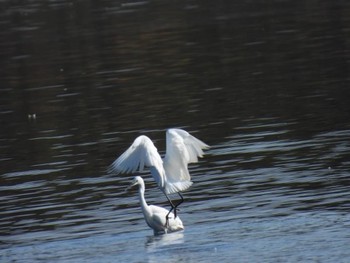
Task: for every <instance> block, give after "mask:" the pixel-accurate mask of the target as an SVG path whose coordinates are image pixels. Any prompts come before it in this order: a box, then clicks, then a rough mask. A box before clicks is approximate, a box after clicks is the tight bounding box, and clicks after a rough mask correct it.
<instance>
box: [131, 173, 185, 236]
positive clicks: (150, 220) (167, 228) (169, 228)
mask: <svg viewBox="0 0 350 263" xmlns="http://www.w3.org/2000/svg"><path fill="white" fill-rule="evenodd" d="M135 185H138V186H139V198H140V205H141V208H142V213H143V216H144V218H145V220H146V223H147V225H148V226H149V227H150V228H152V229H153V232H154V234H155V235H159V234H163V233H168V232H175V231H179V230H183V229H184V226H183V224H182V221H181V219H180V218H179V217H176V218H175V216H174V214H173V213H170V215H169V217H168V219H166V216H167V214H168V213H169V211H168V210H166V209H165V208H163V207H160V206H156V205H148V204H147V202H146V199H145V195H144V194H145V183H144V182H143V179H142V178H141V176H136V177H135V178H134V180H133V181H132V184H131V185H130V186H129V187H128V189H129V188H131V187H133V186H135Z"/></svg>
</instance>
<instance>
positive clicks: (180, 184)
mask: <svg viewBox="0 0 350 263" xmlns="http://www.w3.org/2000/svg"><path fill="white" fill-rule="evenodd" d="M207 148H209V146H208V145H207V144H205V143H204V142H202V141H200V140H199V139H197V138H196V137H194V136H192V135H191V134H189V133H188V132H187V131H184V130H181V129H168V130H167V132H166V154H165V157H164V159H162V158H161V157H160V155H159V153H158V151H157V148H156V147H155V146H154V144H153V142H152V141H151V139H150V138H148V137H147V136H145V135H141V136H139V137H137V138H136V139H135V141H134V142H133V144H132V145H131V146H130V147H129V148H128V149H127V150H126V151H125V152H124V153H123V154H122V155H121V156H120V157H119V158H118V159H116V160H115V161H114V162H113V163H112V165H111V166H110V171H112V172H116V173H134V172H135V171H137V170H139V171H143V169H144V167H145V166H147V167H150V170H151V174H152V176H153V178H154V179H155V181H156V182H157V184H158V186H159V188H160V189H161V190H162V191H163V192H164V193H165V194H166V195H167V194H172V193H178V192H181V191H184V190H186V189H188V188H189V187H190V186H191V185H192V182H191V176H190V174H189V171H188V167H187V165H188V164H189V163H195V162H198V157H202V156H203V149H207Z"/></svg>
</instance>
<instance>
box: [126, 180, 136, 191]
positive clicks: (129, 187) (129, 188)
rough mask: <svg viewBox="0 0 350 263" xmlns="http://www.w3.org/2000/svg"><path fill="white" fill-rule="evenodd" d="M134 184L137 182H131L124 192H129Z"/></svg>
mask: <svg viewBox="0 0 350 263" xmlns="http://www.w3.org/2000/svg"><path fill="white" fill-rule="evenodd" d="M135 185H137V182H132V183H131V184H130V185H129V186H128V187H127V188H125V190H124V193H127V192H129V191H130V190H131V188H133V187H134V186H135Z"/></svg>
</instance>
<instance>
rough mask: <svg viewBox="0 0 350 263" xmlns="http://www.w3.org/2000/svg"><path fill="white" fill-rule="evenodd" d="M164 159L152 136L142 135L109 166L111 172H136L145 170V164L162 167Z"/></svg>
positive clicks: (157, 167)
mask: <svg viewBox="0 0 350 263" xmlns="http://www.w3.org/2000/svg"><path fill="white" fill-rule="evenodd" d="M162 163H163V161H162V159H161V157H160V155H159V153H158V151H157V148H156V147H155V146H154V144H153V142H152V141H151V139H150V138H148V137H147V136H145V135H141V136H139V137H137V138H136V139H135V141H134V142H133V144H132V145H131V146H130V147H129V148H128V149H127V150H126V151H125V152H124V153H123V154H122V155H121V156H119V157H118V158H117V159H116V160H115V161H114V162H113V163H112V164H111V166H110V167H109V171H110V172H115V173H134V172H135V171H137V170H139V171H143V169H144V167H145V166H148V167H155V168H156V169H157V170H158V169H161V168H162Z"/></svg>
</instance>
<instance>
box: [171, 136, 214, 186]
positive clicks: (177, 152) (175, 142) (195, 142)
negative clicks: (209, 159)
mask: <svg viewBox="0 0 350 263" xmlns="http://www.w3.org/2000/svg"><path fill="white" fill-rule="evenodd" d="M206 148H209V146H208V145H207V144H205V143H204V142H202V141H201V140H199V139H197V138H195V137H194V136H192V135H191V134H189V133H188V132H186V131H184V130H181V129H169V130H167V133H166V154H165V157H164V169H165V171H166V178H167V193H174V192H179V191H183V190H186V189H187V188H189V187H190V186H191V184H192V182H191V177H190V174H189V172H188V168H187V165H188V164H189V163H194V162H198V157H202V156H203V149H206Z"/></svg>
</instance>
